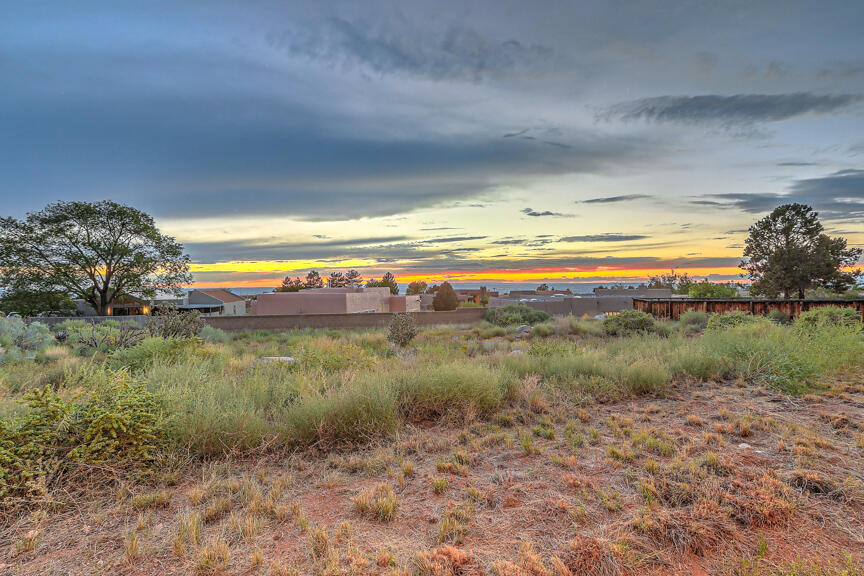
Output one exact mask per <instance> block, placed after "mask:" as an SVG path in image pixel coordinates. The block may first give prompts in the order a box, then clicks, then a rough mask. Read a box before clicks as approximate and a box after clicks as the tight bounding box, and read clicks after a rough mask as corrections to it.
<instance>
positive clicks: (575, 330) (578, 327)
mask: <svg viewBox="0 0 864 576" xmlns="http://www.w3.org/2000/svg"><path fill="white" fill-rule="evenodd" d="M568 324H569V328H570V333H571V334H577V335H579V336H602V335H603V334H604V332H603V324H601V323H600V322H599V321H597V320H594V319H593V318H576V317H575V316H571V317H570V320H569V322H568Z"/></svg>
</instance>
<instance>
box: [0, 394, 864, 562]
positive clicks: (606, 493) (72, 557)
mask: <svg viewBox="0 0 864 576" xmlns="http://www.w3.org/2000/svg"><path fill="white" fill-rule="evenodd" d="M534 385H535V384H534V383H532V382H530V381H528V382H526V386H525V391H524V394H523V398H522V400H521V401H520V403H519V405H517V406H514V407H512V408H511V409H509V410H507V411H505V412H502V413H500V414H498V415H497V416H495V417H493V418H492V419H490V420H488V421H474V422H467V423H463V422H459V423H450V424H449V425H448V424H442V423H436V424H428V425H424V423H417V424H416V425H415V426H413V427H410V428H408V429H405V430H403V431H402V433H401V434H400V435H399V437H398V438H396V439H394V440H392V441H388V442H386V443H379V444H377V445H374V446H371V447H367V448H364V449H362V450H356V451H344V450H343V451H335V452H330V451H325V450H323V449H320V450H317V451H315V450H313V451H307V452H303V453H299V454H287V455H286V454H282V455H280V456H278V457H277V456H274V455H272V454H270V455H267V456H262V457H260V458H246V459H242V460H231V461H220V462H216V463H209V464H205V465H195V466H193V467H192V471H191V472H190V471H189V468H188V467H186V468H181V469H183V470H184V471H183V473H182V474H167V473H166V474H164V475H163V477H162V479H161V480H160V482H157V483H150V484H147V485H144V484H123V483H120V484H115V485H113V486H112V487H111V488H110V489H109V488H105V487H102V488H100V489H91V490H80V491H75V492H74V494H73V493H69V494H67V495H65V496H63V497H58V502H57V503H55V504H54V505H52V506H43V507H40V508H39V509H38V510H33V511H31V512H28V513H26V514H25V515H23V516H21V515H18V516H17V517H15V518H9V519H7V520H6V523H5V524H4V525H3V526H2V528H3V530H2V534H0V574H8V575H27V576H30V575H41V574H52V575H53V574H57V575H59V574H140V575H157V574H158V575H164V574H192V573H201V574H206V573H225V574H262V575H263V574H275V575H278V574H430V575H440V576H446V575H473V574H499V575H508V576H509V575H516V576H520V575H534V576H539V575H556V576H563V575H566V574H571V575H576V574H593V575H611V574H652V575H662V574H697V575H698V574H742V575H743V574H839V573H843V572H842V571H843V570H849V572H847V574H858V573H860V572H858V571H855V570H859V571H860V569H861V564H860V563H861V562H864V418H862V416H864V386H862V383H861V382H860V381H859V382H851V383H843V384H837V385H836V386H835V388H834V390H833V391H832V392H830V393H827V394H824V395H819V396H806V397H803V398H793V397H789V396H783V395H779V394H775V393H774V392H769V391H765V390H761V389H758V388H754V387H749V386H744V385H743V384H742V385H741V386H736V385H734V384H710V385H709V384H705V385H698V384H679V385H677V386H675V387H674V388H673V390H672V391H671V393H669V394H668V395H667V396H666V397H665V398H640V399H635V400H630V401H625V402H619V403H612V404H588V405H586V406H584V407H579V406H576V405H574V404H573V403H572V402H567V401H565V400H564V399H563V398H559V399H554V398H553V399H550V398H549V397H548V396H545V395H543V394H537V393H534V392H536V390H534V391H533V392H532V386H534Z"/></svg>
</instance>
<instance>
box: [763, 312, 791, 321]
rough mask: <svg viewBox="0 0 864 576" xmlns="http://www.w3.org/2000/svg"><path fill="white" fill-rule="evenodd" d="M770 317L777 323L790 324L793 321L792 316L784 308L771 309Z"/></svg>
mask: <svg viewBox="0 0 864 576" xmlns="http://www.w3.org/2000/svg"><path fill="white" fill-rule="evenodd" d="M768 319H769V320H771V321H772V322H774V323H775V324H789V323H790V322H792V317H791V316H789V313H788V312H783V311H782V310H771V311H770V312H768Z"/></svg>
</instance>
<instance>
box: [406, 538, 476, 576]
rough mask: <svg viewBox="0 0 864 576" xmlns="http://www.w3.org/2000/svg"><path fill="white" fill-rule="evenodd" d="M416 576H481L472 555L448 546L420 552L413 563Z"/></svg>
mask: <svg viewBox="0 0 864 576" xmlns="http://www.w3.org/2000/svg"><path fill="white" fill-rule="evenodd" d="M414 565H415V567H416V570H417V576H483V574H484V571H483V569H482V567H481V566H480V565H479V564H478V563H477V561H476V560H475V558H474V555H473V554H471V553H470V552H465V551H464V550H460V549H459V548H455V547H453V546H449V545H446V544H445V545H443V546H439V547H438V548H435V549H434V550H432V551H431V552H421V553H420V554H418V555H417V558H416V559H415V561H414Z"/></svg>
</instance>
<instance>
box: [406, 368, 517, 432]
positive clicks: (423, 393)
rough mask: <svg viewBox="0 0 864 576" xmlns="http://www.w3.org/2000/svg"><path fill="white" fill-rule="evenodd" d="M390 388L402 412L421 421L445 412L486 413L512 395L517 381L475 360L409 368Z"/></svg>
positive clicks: (500, 370) (499, 370)
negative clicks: (394, 393)
mask: <svg viewBox="0 0 864 576" xmlns="http://www.w3.org/2000/svg"><path fill="white" fill-rule="evenodd" d="M393 385H394V388H395V389H396V392H397V396H398V398H399V406H400V409H401V411H402V413H403V414H404V415H405V416H406V417H407V418H408V419H410V420H424V419H428V418H432V417H436V416H443V415H445V414H448V413H454V414H457V415H463V416H464V415H469V414H472V415H483V414H489V413H491V412H492V411H493V410H495V409H497V408H498V407H499V406H500V405H501V403H502V402H503V400H504V398H505V397H507V396H509V395H510V394H511V392H512V389H513V387H514V386H515V385H516V379H515V377H514V375H513V374H511V373H509V372H507V371H504V370H502V369H501V368H496V367H490V366H487V365H485V364H483V363H479V362H477V361H476V360H475V361H467V362H456V363H450V364H442V365H434V364H425V365H423V366H418V367H415V368H412V369H408V370H405V371H403V372H401V373H399V374H398V375H396V378H395V381H394V382H393Z"/></svg>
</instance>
